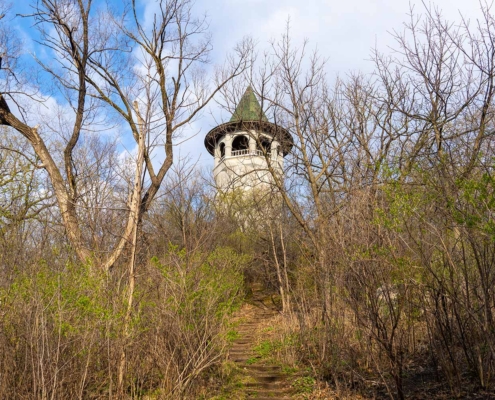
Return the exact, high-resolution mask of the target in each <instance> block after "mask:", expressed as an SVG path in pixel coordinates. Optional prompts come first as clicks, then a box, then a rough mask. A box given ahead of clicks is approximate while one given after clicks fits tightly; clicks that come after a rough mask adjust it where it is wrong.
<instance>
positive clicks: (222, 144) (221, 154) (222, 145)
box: [220, 143, 225, 158]
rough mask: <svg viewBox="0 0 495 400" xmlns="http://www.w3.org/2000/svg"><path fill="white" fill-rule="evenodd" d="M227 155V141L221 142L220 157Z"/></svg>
mask: <svg viewBox="0 0 495 400" xmlns="http://www.w3.org/2000/svg"><path fill="white" fill-rule="evenodd" d="M224 157H225V143H220V158H224Z"/></svg>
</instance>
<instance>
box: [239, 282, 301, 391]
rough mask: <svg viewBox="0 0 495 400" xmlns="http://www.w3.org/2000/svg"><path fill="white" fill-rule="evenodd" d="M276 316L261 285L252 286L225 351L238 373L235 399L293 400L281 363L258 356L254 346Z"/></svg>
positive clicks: (262, 338) (273, 307)
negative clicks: (228, 350)
mask: <svg viewBox="0 0 495 400" xmlns="http://www.w3.org/2000/svg"><path fill="white" fill-rule="evenodd" d="M276 315H277V310H276V308H275V306H274V305H273V303H272V302H271V300H270V298H267V296H266V295H264V294H263V292H262V290H261V288H259V287H255V288H254V289H253V296H252V298H251V300H250V302H249V303H246V304H244V306H243V307H242V309H241V310H240V319H239V321H240V322H239V325H238V327H237V332H238V334H239V335H238V337H237V338H236V339H235V340H234V342H233V344H232V347H231V349H230V352H229V360H230V361H232V362H233V363H235V365H236V366H237V369H238V371H239V374H240V381H241V382H242V384H241V385H239V391H238V393H237V395H236V396H235V397H236V398H239V399H257V400H263V399H267V400H268V399H269V400H277V399H293V398H295V397H294V391H293V389H292V387H291V382H290V380H289V378H288V376H287V374H285V373H284V372H283V369H282V367H281V366H279V365H277V364H275V363H274V362H272V361H269V359H268V360H267V359H266V358H265V357H262V356H261V355H260V354H259V352H257V351H256V350H255V349H256V347H257V346H259V344H260V343H261V342H263V341H264V340H265V339H266V338H265V337H264V332H265V335H266V332H267V331H266V330H265V331H264V327H265V329H266V326H267V322H269V321H270V320H271V319H273V318H274V317H275V316H276Z"/></svg>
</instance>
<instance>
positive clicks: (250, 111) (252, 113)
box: [230, 86, 268, 122]
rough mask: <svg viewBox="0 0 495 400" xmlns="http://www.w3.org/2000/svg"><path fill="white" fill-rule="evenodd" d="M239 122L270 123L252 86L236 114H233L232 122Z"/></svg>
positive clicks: (246, 92) (247, 90) (245, 93)
mask: <svg viewBox="0 0 495 400" xmlns="http://www.w3.org/2000/svg"><path fill="white" fill-rule="evenodd" d="M238 121H268V118H266V115H265V113H264V112H263V110H262V109H261V106H260V103H259V102H258V99H257V98H256V95H255V94H254V92H253V89H252V88H251V86H248V87H247V89H246V91H245V92H244V95H243V96H242V99H241V101H240V102H239V104H238V105H237V108H236V109H235V111H234V114H232V118H230V122H238Z"/></svg>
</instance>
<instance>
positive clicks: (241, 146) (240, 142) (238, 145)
mask: <svg viewBox="0 0 495 400" xmlns="http://www.w3.org/2000/svg"><path fill="white" fill-rule="evenodd" d="M248 149H249V139H248V138H247V137H246V136H243V135H239V136H236V137H235V138H234V141H233V142H232V151H239V150H248Z"/></svg>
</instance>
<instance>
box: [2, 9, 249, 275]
mask: <svg viewBox="0 0 495 400" xmlns="http://www.w3.org/2000/svg"><path fill="white" fill-rule="evenodd" d="M94 7H95V6H94V5H93V2H92V1H91V0H88V1H82V0H81V1H77V2H76V1H69V0H59V1H41V2H39V3H37V4H36V5H35V6H34V12H33V14H32V15H31V17H33V18H34V19H35V21H36V24H37V26H38V27H39V29H40V33H41V37H42V44H44V45H45V46H46V47H47V48H48V49H49V50H50V51H52V52H53V54H54V55H55V56H56V61H55V63H54V64H51V65H46V64H43V63H41V62H40V63H41V65H42V66H43V68H44V70H45V71H46V72H47V73H48V74H49V75H50V76H51V77H52V78H53V79H54V80H55V81H56V82H57V84H58V86H59V88H60V90H61V93H62V94H63V95H65V96H66V98H67V101H68V104H69V105H70V107H71V109H72V112H73V123H72V128H71V129H70V130H69V131H68V132H67V134H66V137H65V145H64V146H65V148H64V150H63V155H62V159H63V162H62V166H60V165H59V163H58V160H57V157H56V155H55V153H54V152H53V151H51V150H50V148H49V146H48V145H47V142H46V140H47V139H46V137H44V135H43V130H44V128H43V127H42V126H36V127H32V126H30V125H28V124H27V123H26V122H25V121H23V120H22V119H20V118H18V117H17V116H16V115H15V113H14V112H12V111H11V109H10V107H9V106H8V103H7V101H8V98H14V97H15V96H14V94H12V93H3V94H2V95H1V98H0V103H1V104H0V105H1V107H0V108H1V111H0V122H1V123H2V124H3V125H7V126H11V127H13V128H14V129H16V130H17V131H18V132H20V133H21V134H22V135H24V137H26V138H27V139H28V140H29V142H30V143H31V145H32V146H33V149H34V151H35V152H36V154H37V156H38V157H39V159H40V160H41V162H42V164H43V168H45V170H46V171H47V173H48V175H49V177H50V181H51V183H52V186H53V188H54V192H55V195H56V197H57V202H58V205H59V208H60V211H61V215H62V218H63V221H64V226H65V229H66V232H67V235H68V237H69V240H70V242H71V244H72V247H73V248H74V250H75V252H76V253H77V255H78V256H79V258H80V259H81V260H87V259H94V261H95V262H96V263H97V264H98V265H100V266H101V267H102V268H104V269H108V268H110V267H111V266H112V265H113V264H114V263H115V261H116V260H117V258H118V257H119V256H120V254H121V253H122V250H123V249H124V247H125V245H126V244H127V243H130V242H132V236H133V232H134V227H135V225H136V224H138V223H139V221H140V220H141V219H142V215H143V214H144V213H145V212H146V211H147V210H148V209H149V207H150V205H151V203H152V201H153V199H154V197H155V195H156V193H157V191H158V189H159V187H160V185H161V183H162V181H163V179H164V177H165V175H166V173H167V171H168V170H169V169H170V167H171V165H172V163H173V160H174V156H173V144H174V140H175V139H176V138H177V135H178V134H179V133H180V132H181V131H184V129H186V128H187V126H188V124H190V123H191V122H192V121H193V120H194V119H195V117H196V116H197V115H198V114H199V113H200V112H201V110H202V109H203V108H204V107H205V106H206V104H208V102H209V101H210V100H211V99H212V98H213V96H214V95H215V93H216V92H217V91H218V90H219V88H221V87H222V86H223V85H225V83H226V82H228V81H229V80H231V79H232V78H233V77H235V76H237V75H239V74H240V73H242V72H243V71H244V69H245V68H246V66H247V62H248V59H247V51H248V49H249V46H250V44H249V43H244V44H243V45H241V46H240V47H238V48H237V49H236V55H237V56H232V57H230V58H229V59H228V60H227V62H226V64H225V68H224V69H222V71H219V72H218V74H217V75H216V78H217V79H216V84H215V85H211V84H210V81H211V80H209V79H207V75H206V69H205V68H204V67H206V66H207V65H208V62H209V59H208V55H209V52H210V50H211V42H210V38H209V36H208V34H207V27H208V26H207V21H206V19H205V18H196V17H194V15H193V9H192V3H191V2H190V1H187V0H185V1H160V2H159V3H158V7H157V12H156V13H155V15H154V19H153V22H152V23H151V26H145V25H143V23H142V22H141V20H140V17H139V12H138V10H137V6H136V4H135V3H134V2H131V3H129V4H128V8H127V10H129V12H124V13H121V14H116V13H112V12H111V10H110V9H105V8H99V9H95V10H93V8H94ZM134 101H138V103H140V104H141V108H142V115H143V117H142V118H143V125H144V126H145V129H144V132H145V135H146V137H145V138H144V140H142V141H140V140H139V137H140V133H139V128H138V126H139V122H138V119H137V118H138V117H137V115H136V113H135V112H134V108H133V102H134ZM98 107H105V108H106V109H111V110H113V111H114V113H115V114H114V115H115V116H116V118H119V119H120V121H121V122H122V124H123V126H124V127H125V129H128V130H130V132H131V133H132V136H133V137H134V140H135V142H136V146H137V154H138V155H139V154H141V153H142V154H143V157H144V163H145V167H144V168H145V169H144V171H143V176H145V177H146V181H145V182H144V183H143V185H144V186H143V189H142V193H141V194H138V193H137V192H136V191H137V190H138V189H137V188H138V187H139V186H140V185H139V182H137V181H134V182H133V183H132V189H131V190H130V192H129V197H128V200H127V209H128V213H127V217H126V218H125V220H126V222H125V223H124V226H123V229H122V234H121V235H120V238H119V239H118V240H116V241H115V243H114V245H113V246H112V248H111V249H109V250H107V252H105V253H104V255H103V256H98V255H95V254H94V252H93V249H91V248H90V247H89V246H88V243H87V241H86V240H85V239H84V232H83V231H82V229H81V221H80V218H79V215H78V207H79V204H80V197H81V194H80V193H79V187H78V177H79V174H80V172H79V171H77V170H76V169H75V168H74V155H75V153H76V152H77V149H78V143H80V141H81V138H82V136H83V135H84V134H85V133H86V132H88V131H90V130H95V129H98V121H96V120H95V118H97V117H95V114H94V112H95V110H96V109H97V108H98ZM161 151H164V153H165V157H164V160H163V162H161V163H160V164H159V165H158V166H156V162H155V161H154V159H155V157H156V154H157V153H160V152H161ZM143 176H141V175H140V177H139V179H143ZM139 191H140V192H141V189H139Z"/></svg>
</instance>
